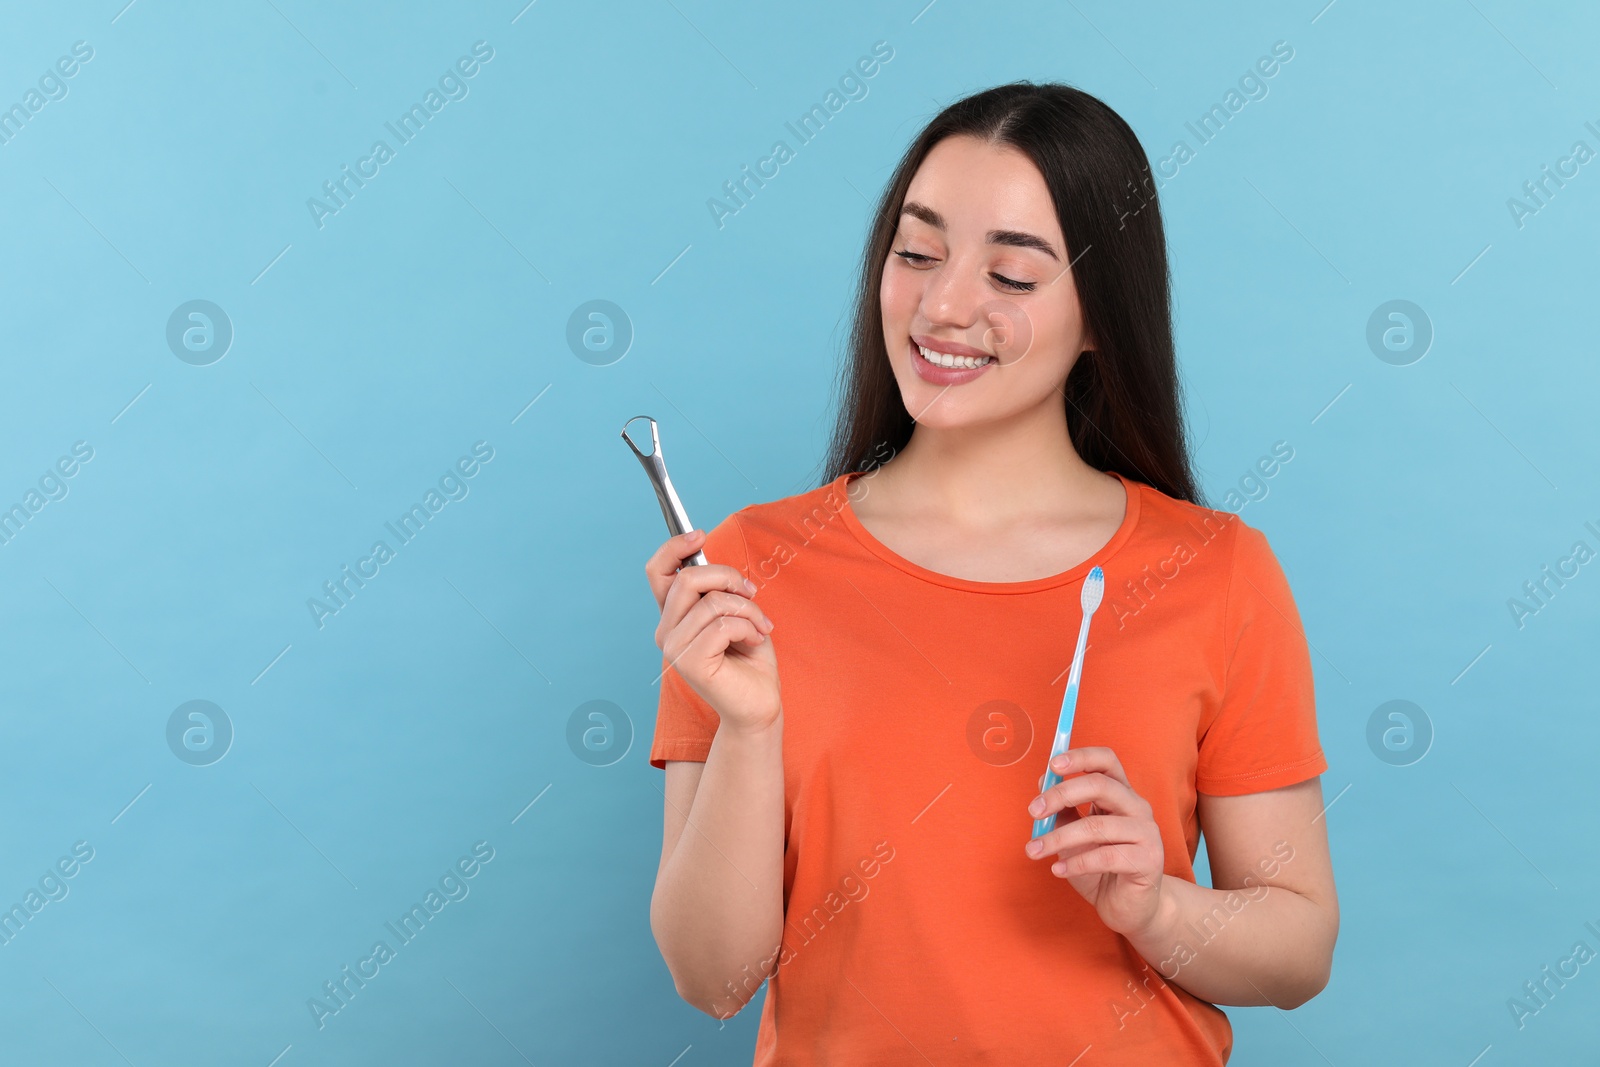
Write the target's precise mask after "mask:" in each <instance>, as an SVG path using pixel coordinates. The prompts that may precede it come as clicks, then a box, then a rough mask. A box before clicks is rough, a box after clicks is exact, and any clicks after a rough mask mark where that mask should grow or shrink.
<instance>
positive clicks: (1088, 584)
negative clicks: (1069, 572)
mask: <svg viewBox="0 0 1600 1067" xmlns="http://www.w3.org/2000/svg"><path fill="white" fill-rule="evenodd" d="M1105 591H1106V572H1105V571H1103V570H1101V569H1100V568H1099V567H1096V568H1095V569H1094V570H1092V571H1090V572H1089V577H1087V578H1085V579H1084V580H1083V597H1082V600H1081V601H1080V603H1081V604H1082V606H1083V613H1084V614H1085V615H1087V614H1089V613H1090V612H1092V611H1094V610H1095V609H1096V608H1098V607H1099V606H1100V598H1101V597H1102V596H1104V595H1105Z"/></svg>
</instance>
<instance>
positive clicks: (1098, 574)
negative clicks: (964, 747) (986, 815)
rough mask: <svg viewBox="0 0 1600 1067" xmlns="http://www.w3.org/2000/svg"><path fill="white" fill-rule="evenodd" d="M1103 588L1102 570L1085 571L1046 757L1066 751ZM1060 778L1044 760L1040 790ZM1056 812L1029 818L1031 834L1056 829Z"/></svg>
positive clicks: (1035, 834)
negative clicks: (1091, 626)
mask: <svg viewBox="0 0 1600 1067" xmlns="http://www.w3.org/2000/svg"><path fill="white" fill-rule="evenodd" d="M1105 590H1106V572H1105V571H1103V570H1101V569H1100V568H1099V567H1096V568H1095V569H1094V570H1092V571H1090V572H1089V576H1088V577H1087V578H1085V579H1084V580H1083V594H1082V596H1081V598H1080V601H1079V603H1080V604H1081V605H1082V607H1083V622H1082V623H1080V624H1079V625H1078V647H1077V648H1076V649H1074V650H1073V652H1072V670H1071V671H1070V672H1069V673H1068V674H1067V691H1066V692H1065V693H1063V694H1062V695H1061V718H1060V720H1059V721H1058V722H1057V723H1056V740H1055V744H1054V745H1052V746H1051V748H1050V759H1051V760H1054V759H1055V758H1056V757H1057V756H1059V755H1061V753H1063V752H1065V751H1066V750H1067V748H1068V747H1069V746H1068V742H1069V741H1070V739H1071V737H1072V716H1073V713H1074V712H1075V711H1077V708H1078V681H1079V679H1081V678H1082V677H1083V653H1084V649H1085V648H1086V647H1087V646H1088V643H1089V620H1090V619H1091V618H1093V617H1094V613H1095V609H1096V608H1098V607H1099V606H1100V598H1101V597H1102V596H1103V595H1104V594H1105ZM1060 781H1061V775H1059V774H1057V773H1056V772H1055V769H1054V768H1053V767H1050V766H1049V765H1048V763H1047V764H1046V766H1045V774H1044V788H1043V789H1041V790H1040V792H1041V793H1042V792H1044V791H1045V790H1047V789H1049V788H1050V787H1051V786H1053V785H1056V784H1057V783H1059V782H1060ZM1056 814H1057V813H1051V814H1049V815H1046V816H1045V817H1044V818H1042V819H1035V820H1033V836H1034V837H1039V836H1042V835H1044V834H1047V833H1049V832H1050V831H1051V830H1054V829H1055V828H1056Z"/></svg>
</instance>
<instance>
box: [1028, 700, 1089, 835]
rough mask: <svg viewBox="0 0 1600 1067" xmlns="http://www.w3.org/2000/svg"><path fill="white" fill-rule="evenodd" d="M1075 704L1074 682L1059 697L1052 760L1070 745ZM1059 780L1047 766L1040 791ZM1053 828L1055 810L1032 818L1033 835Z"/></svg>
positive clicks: (1053, 770)
mask: <svg viewBox="0 0 1600 1067" xmlns="http://www.w3.org/2000/svg"><path fill="white" fill-rule="evenodd" d="M1077 706H1078V687H1077V685H1075V684H1074V685H1069V686H1067V691H1066V693H1065V694H1063V696H1062V699H1061V721H1060V722H1059V723H1057V724H1056V740H1055V744H1054V745H1052V746H1051V748H1050V759H1051V760H1054V759H1055V758H1056V757H1057V756H1059V755H1061V753H1063V752H1065V751H1066V750H1067V749H1068V748H1070V747H1072V719H1073V712H1074V711H1075V710H1076V709H1077ZM1061 780H1062V779H1061V775H1059V774H1057V773H1056V772H1055V768H1054V767H1049V766H1047V767H1046V768H1045V773H1044V789H1041V790H1040V792H1041V793H1042V792H1045V791H1047V790H1049V789H1050V787H1051V786H1054V785H1059V784H1060V783H1061ZM1055 828H1056V813H1055V812H1052V813H1050V814H1049V815H1046V816H1045V817H1044V818H1042V819H1035V820H1033V836H1034V837H1042V836H1043V835H1045V834H1047V833H1049V832H1050V831H1051V830H1054V829H1055ZM1029 840H1032V838H1029Z"/></svg>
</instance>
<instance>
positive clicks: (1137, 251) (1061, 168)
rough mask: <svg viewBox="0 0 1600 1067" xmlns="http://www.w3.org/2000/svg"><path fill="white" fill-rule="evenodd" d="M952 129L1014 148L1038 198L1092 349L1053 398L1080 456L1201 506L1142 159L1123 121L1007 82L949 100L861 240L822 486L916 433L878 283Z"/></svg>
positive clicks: (1069, 97)
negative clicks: (926, 172)
mask: <svg viewBox="0 0 1600 1067" xmlns="http://www.w3.org/2000/svg"><path fill="white" fill-rule="evenodd" d="M956 134H966V135H969V136H973V137H978V138H982V139H984V140H986V141H988V142H989V143H991V144H994V145H1008V146H1011V147H1014V148H1016V149H1018V150H1020V151H1021V152H1023V153H1024V154H1025V155H1027V156H1028V158H1029V159H1031V160H1033V163H1034V165H1035V166H1036V167H1038V168H1039V172H1040V174H1042V175H1043V176H1044V181H1045V184H1046V186H1048V187H1049V189H1050V196H1051V199H1052V200H1053V201H1054V203H1055V209H1056V215H1057V217H1058V219H1059V220H1060V223H1061V232H1062V236H1064V237H1065V238H1066V242H1067V250H1068V255H1069V257H1072V259H1073V260H1074V261H1076V262H1077V264H1078V265H1076V266H1074V267H1073V271H1072V280H1073V284H1074V285H1076V286H1077V293H1078V301H1079V303H1080V305H1081V306H1082V309H1083V316H1084V322H1085V325H1086V326H1087V327H1088V330H1089V332H1090V335H1091V336H1092V337H1093V338H1094V341H1095V345H1096V347H1095V348H1094V349H1093V350H1090V351H1086V352H1084V353H1083V355H1082V356H1080V357H1079V358H1078V361H1077V363H1076V364H1075V365H1074V366H1073V368H1072V372H1071V373H1070V374H1069V375H1068V376H1067V380H1066V384H1065V388H1064V390H1063V391H1064V394H1065V402H1066V410H1067V424H1068V426H1069V427H1070V429H1071V435H1072V444H1073V447H1074V448H1075V449H1077V452H1078V455H1079V456H1080V457H1082V459H1083V460H1084V461H1085V462H1086V463H1088V464H1089V465H1090V466H1092V467H1095V468H1096V469H1098V470H1103V471H1116V472H1118V473H1120V474H1123V475H1125V476H1127V477H1128V478H1130V479H1132V480H1134V481H1140V482H1144V483H1145V484H1147V485H1150V486H1153V487H1154V488H1156V489H1159V490H1160V491H1161V492H1163V493H1166V494H1167V495H1168V496H1171V497H1174V498H1176V499H1179V500H1187V501H1189V502H1191V503H1197V504H1198V503H1201V502H1202V501H1201V499H1200V494H1199V489H1198V486H1197V485H1196V483H1195V479H1194V474H1193V472H1192V471H1191V470H1190V466H1189V453H1188V446H1187V443H1186V440H1185V432H1184V422H1183V412H1182V400H1181V398H1180V395H1179V383H1178V373H1177V363H1176V359H1175V356H1174V351H1173V342H1172V307H1171V296H1170V290H1171V282H1170V278H1169V275H1168V268H1167V247H1166V236H1165V233H1164V231H1163V229H1162V226H1161V212H1160V209H1159V207H1158V205H1157V202H1156V193H1155V183H1154V182H1153V180H1152V179H1151V174H1150V162H1149V159H1148V158H1147V157H1146V156H1145V152H1144V148H1143V147H1142V146H1141V145H1140V144H1139V139H1138V138H1137V137H1135V136H1134V133H1133V130H1132V129H1130V128H1129V127H1128V124H1127V123H1126V122H1124V121H1123V120H1122V117H1121V116H1119V115H1118V114H1117V113H1116V112H1115V111H1113V110H1111V108H1109V107H1107V106H1106V105H1105V104H1104V103H1103V102H1102V101H1100V100H1097V99H1096V98H1094V97H1092V96H1090V95H1089V94H1088V93H1085V92H1083V91H1082V90H1080V89H1075V88H1073V87H1072V86H1070V85H1063V84H1061V83H1058V82H1049V83H1046V84H1043V85H1036V84H1034V83H1032V82H1028V81H1019V82H1013V83H1011V84H1010V85H1000V86H996V87H995V88H992V89H986V90H984V91H983V92H980V93H976V94H974V95H972V96H969V97H966V98H965V99H963V100H958V101H956V102H955V103H954V104H951V105H950V106H949V107H947V108H945V109H944V110H943V111H941V112H940V113H939V114H938V116H937V117H935V118H934V120H933V121H932V122H930V123H929V124H928V126H927V127H926V128H925V129H924V130H923V131H922V133H921V134H920V135H918V137H917V139H916V140H915V141H914V142H913V143H912V145H911V147H910V148H909V149H907V150H906V154H905V156H904V158H902V159H901V160H900V165H899V166H898V167H897V168H896V169H895V172H894V176H893V178H891V180H890V181H889V184H888V186H887V187H886V188H885V189H884V191H883V196H882V198H881V199H880V200H879V201H878V205H877V210H876V212H875V213H874V216H873V220H872V229H871V231H870V233H869V235H868V240H867V247H866V252H865V257H864V259H863V260H862V265H861V278H860V288H859V290H858V293H857V297H856V303H855V313H854V321H853V325H852V328H851V337H850V355H849V360H848V367H847V369H846V370H845V373H844V374H843V375H842V377H841V379H840V383H839V385H840V387H841V388H840V391H839V393H838V401H839V403H838V421H837V423H836V425H835V428H834V431H833V437H832V440H831V442H830V444H829V449H828V456H827V460H826V464H827V469H826V474H825V476H824V478H823V482H822V484H827V483H828V482H830V481H832V480H833V479H834V478H837V477H838V476H839V475H841V474H843V473H845V472H846V471H854V470H859V469H865V468H867V467H869V466H872V465H873V464H874V462H875V460H874V459H873V458H869V456H872V457H882V456H883V454H884V450H885V448H887V449H888V450H889V452H888V454H889V455H890V456H892V455H894V454H897V453H898V452H899V451H900V449H901V448H903V447H904V446H905V444H906V442H907V441H908V440H910V438H911V431H912V429H913V427H914V425H915V424H914V422H913V420H912V418H911V414H910V412H908V411H906V408H905V404H904V403H902V402H901V399H900V390H899V387H898V386H897V385H896V383H895V378H894V372H893V370H892V369H891V368H890V365H889V356H888V352H887V351H886V350H885V348H884V339H883V307H882V305H881V303H880V301H879V296H878V287H879V283H880V282H881V281H882V278H883V267H884V262H885V260H886V259H887V258H888V255H889V250H890V244H891V243H892V241H893V240H894V235H895V233H896V231H897V230H898V228H899V217H900V208H901V205H902V204H903V203H904V201H905V196H906V189H907V187H909V186H910V184H911V179H912V177H913V176H914V175H915V174H916V171H917V168H918V167H919V166H921V165H922V161H923V160H924V159H925V158H926V157H927V155H928V153H929V152H930V151H931V150H932V149H933V146H934V145H936V144H938V143H939V142H940V141H942V140H944V139H945V138H946V137H950V136H953V135H956ZM1085 253H1087V255H1086V254H1085ZM1080 256H1081V257H1082V258H1081V259H1079V258H1078V257H1080Z"/></svg>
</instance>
